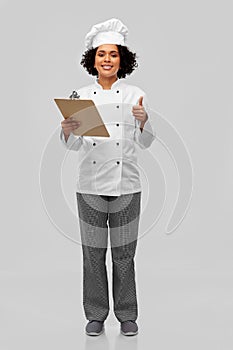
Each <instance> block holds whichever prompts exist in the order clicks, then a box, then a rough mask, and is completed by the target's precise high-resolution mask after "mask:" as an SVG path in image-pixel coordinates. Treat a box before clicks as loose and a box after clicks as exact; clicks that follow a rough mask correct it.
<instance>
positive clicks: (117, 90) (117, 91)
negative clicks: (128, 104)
mask: <svg viewBox="0 0 233 350" xmlns="http://www.w3.org/2000/svg"><path fill="white" fill-rule="evenodd" d="M119 92H120V91H119V90H117V91H116V93H117V94H119ZM93 93H94V94H95V95H96V94H97V92H96V91H93Z"/></svg>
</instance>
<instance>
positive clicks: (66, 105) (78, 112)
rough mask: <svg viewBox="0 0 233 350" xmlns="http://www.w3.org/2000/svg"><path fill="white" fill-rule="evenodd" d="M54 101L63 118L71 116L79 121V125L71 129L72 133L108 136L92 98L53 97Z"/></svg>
mask: <svg viewBox="0 0 233 350" xmlns="http://www.w3.org/2000/svg"><path fill="white" fill-rule="evenodd" d="M54 101H55V103H56V105H57V107H58V108H59V110H60V112H61V114H62V115H63V117H64V118H65V119H67V118H69V117H71V116H72V118H73V119H74V120H78V121H80V123H81V125H80V127H79V128H77V129H75V130H73V131H72V133H73V134H74V135H77V136H104V137H110V135H109V133H108V130H107V129H106V126H105V125H104V122H103V120H102V118H101V116H100V114H99V112H98V109H97V108H96V106H95V104H94V102H93V101H92V100H82V99H67V98H54Z"/></svg>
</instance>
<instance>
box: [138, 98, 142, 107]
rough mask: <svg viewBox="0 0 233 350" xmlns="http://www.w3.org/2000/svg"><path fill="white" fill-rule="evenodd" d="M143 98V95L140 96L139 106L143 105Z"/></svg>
mask: <svg viewBox="0 0 233 350" xmlns="http://www.w3.org/2000/svg"><path fill="white" fill-rule="evenodd" d="M142 100H143V96H141V97H140V98H139V100H138V104H139V106H142Z"/></svg>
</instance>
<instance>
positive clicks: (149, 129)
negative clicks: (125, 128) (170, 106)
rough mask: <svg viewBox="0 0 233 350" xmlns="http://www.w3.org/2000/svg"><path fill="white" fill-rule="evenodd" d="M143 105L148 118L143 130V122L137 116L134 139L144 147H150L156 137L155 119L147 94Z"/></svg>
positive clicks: (144, 96)
mask: <svg viewBox="0 0 233 350" xmlns="http://www.w3.org/2000/svg"><path fill="white" fill-rule="evenodd" d="M143 106H144V108H145V111H146V113H147V116H148V119H147V121H146V123H145V124H144V127H143V130H142V131H141V129H140V125H141V122H140V121H139V120H137V119H136V118H135V130H134V141H135V142H136V143H137V144H138V145H139V146H140V147H141V148H142V149H145V148H148V147H150V145H151V144H152V142H153V141H154V139H155V138H156V133H155V127H154V120H153V119H152V113H150V109H149V105H148V100H147V96H146V95H145V94H144V95H143Z"/></svg>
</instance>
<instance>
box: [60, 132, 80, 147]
mask: <svg viewBox="0 0 233 350" xmlns="http://www.w3.org/2000/svg"><path fill="white" fill-rule="evenodd" d="M60 139H61V142H62V143H63V145H64V146H65V147H66V148H68V149H70V150H72V151H78V150H79V149H80V147H81V146H82V144H83V136H75V135H74V134H73V133H72V132H71V133H70V136H69V137H68V139H67V141H66V140H65V135H64V133H63V130H62V129H61V133H60Z"/></svg>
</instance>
